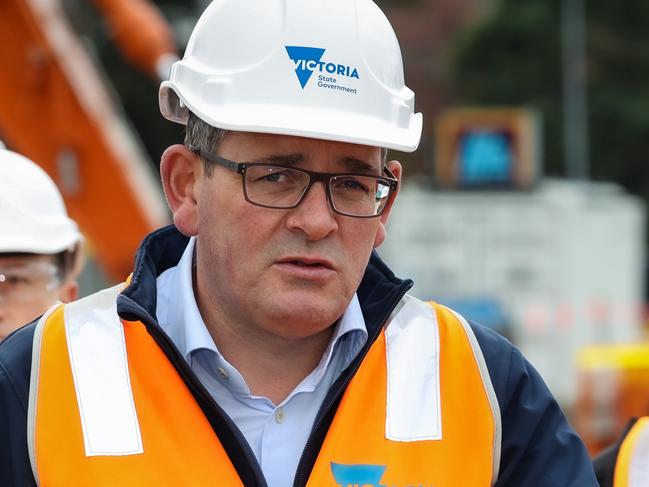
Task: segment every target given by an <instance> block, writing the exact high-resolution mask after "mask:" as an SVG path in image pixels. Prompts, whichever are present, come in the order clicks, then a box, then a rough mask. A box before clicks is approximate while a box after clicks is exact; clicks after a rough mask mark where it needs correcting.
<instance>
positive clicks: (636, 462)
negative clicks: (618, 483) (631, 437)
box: [628, 423, 649, 487]
mask: <svg viewBox="0 0 649 487" xmlns="http://www.w3.org/2000/svg"><path fill="white" fill-rule="evenodd" d="M647 485H649V423H647V424H645V426H644V427H643V428H642V429H641V430H640V431H639V432H638V436H637V437H636V440H635V444H634V445H633V451H632V452H631V459H630V460H629V485H628V487H647Z"/></svg>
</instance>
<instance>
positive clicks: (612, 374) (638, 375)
mask: <svg viewBox="0 0 649 487" xmlns="http://www.w3.org/2000/svg"><path fill="white" fill-rule="evenodd" d="M577 367H578V370H579V386H578V387H579V390H578V399H577V405H576V410H575V417H574V423H575V425H574V426H575V429H576V430H577V432H578V433H579V434H580V435H581V437H582V439H583V440H584V442H585V443H586V446H587V447H588V449H589V451H590V453H591V454H593V455H594V454H596V453H598V452H599V451H601V450H602V449H603V448H605V447H607V446H608V445H610V444H612V443H613V442H614V441H616V440H617V439H618V437H619V436H620V435H621V434H622V431H623V430H624V428H625V426H626V424H627V423H628V421H629V419H630V418H632V417H634V416H646V415H648V414H649V343H638V344H623V345H597V346H589V347H585V348H583V349H581V350H580V351H579V352H578V354H577Z"/></svg>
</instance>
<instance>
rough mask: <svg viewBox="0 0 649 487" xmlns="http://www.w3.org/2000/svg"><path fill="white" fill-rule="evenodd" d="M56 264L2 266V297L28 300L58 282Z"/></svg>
mask: <svg viewBox="0 0 649 487" xmlns="http://www.w3.org/2000/svg"><path fill="white" fill-rule="evenodd" d="M56 274H57V272H56V266H55V265H54V264H49V263H45V262H37V263H30V264H25V265H16V266H7V267H0V298H1V299H4V300H7V301H26V300H27V301H28V300H30V299H33V298H35V297H37V296H39V295H42V294H44V293H46V292H49V291H51V290H52V289H54V288H55V287H56V286H57V285H58V284H59V282H58V278H57V276H56Z"/></svg>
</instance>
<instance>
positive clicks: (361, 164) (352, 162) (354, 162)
mask: <svg viewBox="0 0 649 487" xmlns="http://www.w3.org/2000/svg"><path fill="white" fill-rule="evenodd" d="M339 162H340V165H341V166H343V167H344V168H345V170H347V171H349V172H353V173H360V174H365V173H367V174H376V173H377V168H376V167H375V166H373V165H372V164H370V163H369V162H366V161H364V160H362V159H358V158H356V157H350V156H348V157H343V158H342V159H340V161H339ZM378 172H380V171H378Z"/></svg>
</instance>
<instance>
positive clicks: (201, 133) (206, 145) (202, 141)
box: [185, 112, 228, 177]
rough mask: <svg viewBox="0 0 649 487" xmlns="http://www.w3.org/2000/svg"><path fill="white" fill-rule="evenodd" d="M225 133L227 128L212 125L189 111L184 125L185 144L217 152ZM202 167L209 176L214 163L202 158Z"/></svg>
mask: <svg viewBox="0 0 649 487" xmlns="http://www.w3.org/2000/svg"><path fill="white" fill-rule="evenodd" d="M227 135H228V131H227V130H223V129H219V128H216V127H212V126H211V125H210V124H208V123H205V122H203V120H201V119H200V118H198V117H197V116H196V115H194V114H193V113H192V112H189V118H188V119H187V126H186V127H185V146H190V145H193V146H194V147H200V148H201V149H202V150H205V151H208V152H217V151H218V148H219V145H221V142H223V140H224V139H225V137H226V136H227ZM203 167H204V168H205V174H206V175H207V177H210V176H211V175H212V172H213V171H214V163H213V162H212V161H208V160H207V159H203Z"/></svg>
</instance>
